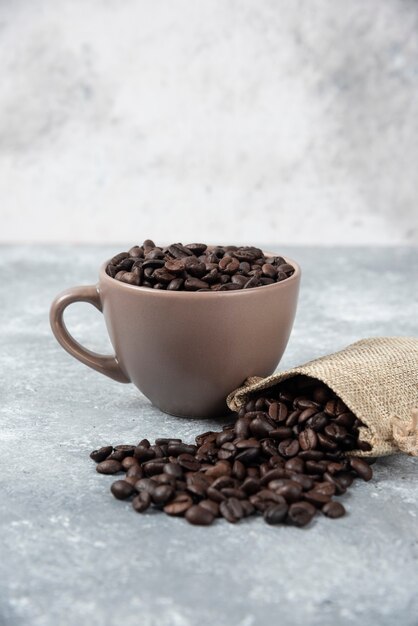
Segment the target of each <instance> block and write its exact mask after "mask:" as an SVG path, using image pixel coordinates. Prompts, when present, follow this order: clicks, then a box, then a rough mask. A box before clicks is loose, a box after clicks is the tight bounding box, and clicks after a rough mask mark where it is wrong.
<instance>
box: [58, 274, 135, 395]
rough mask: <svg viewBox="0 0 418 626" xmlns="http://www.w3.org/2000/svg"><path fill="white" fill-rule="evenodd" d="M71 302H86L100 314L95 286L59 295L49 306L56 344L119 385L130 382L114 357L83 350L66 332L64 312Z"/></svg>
mask: <svg viewBox="0 0 418 626" xmlns="http://www.w3.org/2000/svg"><path fill="white" fill-rule="evenodd" d="M73 302H88V303H89V304H92V305H93V306H95V307H96V309H98V310H99V311H100V312H102V302H101V299H100V293H99V290H98V288H97V286H96V285H84V286H82V287H71V288H70V289H66V290H65V291H63V292H62V293H60V294H59V295H58V296H57V297H56V298H55V300H54V301H53V302H52V304H51V310H50V315H49V320H50V323H51V328H52V332H53V333H54V335H55V338H56V339H57V341H58V343H60V344H61V346H62V347H63V348H64V350H66V351H67V352H69V353H70V354H71V355H72V356H73V357H75V358H76V359H78V360H79V361H81V362H82V363H84V364H85V365H88V366H89V367H91V368H92V369H94V370H96V371H97V372H100V373H101V374H104V375H105V376H109V378H113V380H117V381H118V382H120V383H129V382H131V381H130V380H129V378H128V377H127V376H126V374H125V373H124V372H123V371H122V369H121V367H120V365H119V362H118V360H117V358H116V356H113V355H102V354H98V353H97V352H92V351H91V350H88V349H87V348H84V347H83V346H82V345H81V344H80V343H78V341H76V340H75V339H74V337H72V336H71V335H70V333H69V332H68V329H67V327H66V325H65V323H64V319H63V315H64V311H65V309H66V308H67V306H68V305H69V304H72V303H73Z"/></svg>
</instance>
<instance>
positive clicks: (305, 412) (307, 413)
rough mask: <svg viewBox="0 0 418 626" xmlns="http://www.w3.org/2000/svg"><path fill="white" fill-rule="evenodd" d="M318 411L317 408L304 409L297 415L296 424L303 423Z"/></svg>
mask: <svg viewBox="0 0 418 626" xmlns="http://www.w3.org/2000/svg"><path fill="white" fill-rule="evenodd" d="M317 412H318V409H317V408H308V409H304V410H303V411H302V413H301V414H300V415H299V419H298V424H304V423H305V422H307V421H308V420H309V419H310V418H311V417H313V416H314V415H315V414H316V413H317Z"/></svg>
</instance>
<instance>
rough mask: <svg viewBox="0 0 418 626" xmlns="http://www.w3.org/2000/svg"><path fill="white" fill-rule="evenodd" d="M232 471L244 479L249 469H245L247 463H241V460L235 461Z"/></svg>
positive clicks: (233, 474)
mask: <svg viewBox="0 0 418 626" xmlns="http://www.w3.org/2000/svg"><path fill="white" fill-rule="evenodd" d="M206 473H207V472H206ZM231 473H232V476H234V478H237V479H238V480H244V478H245V476H246V474H247V470H246V469H245V465H244V464H243V463H241V461H234V464H233V466H232V472H231Z"/></svg>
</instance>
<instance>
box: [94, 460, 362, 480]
mask: <svg viewBox="0 0 418 626" xmlns="http://www.w3.org/2000/svg"><path fill="white" fill-rule="evenodd" d="M105 463H106V461H105ZM350 466H351V468H352V469H353V470H354V471H355V472H356V474H357V475H358V476H360V478H362V479H363V480H370V479H371V478H372V476H373V470H372V468H371V467H370V465H369V464H368V463H366V461H363V459H359V458H358V457H356V456H352V457H350Z"/></svg>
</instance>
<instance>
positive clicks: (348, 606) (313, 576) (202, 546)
mask: <svg viewBox="0 0 418 626" xmlns="http://www.w3.org/2000/svg"><path fill="white" fill-rule="evenodd" d="M122 247H123V246H121V248H122ZM266 247H268V248H272V249H273V248H277V246H274V245H270V246H266ZM116 249H118V247H117V248H116ZM114 250H115V248H112V249H110V248H108V247H90V248H86V247H83V246H79V247H69V246H68V247H58V246H55V247H36V246H3V247H0V271H1V275H2V280H1V281H0V303H1V306H0V398H1V402H0V493H1V497H0V554H1V558H0V624H1V626H57V625H59V626H84V625H87V624H88V625H89V626H114V625H115V626H116V625H117V624H118V625H119V624H123V625H124V626H137V625H138V624H141V626H196V625H197V624H200V625H201V626H209V625H211V626H213V625H214V624H216V625H217V626H266V625H267V624H281V625H282V626H298V625H305V626H335V625H336V624H338V626H349V625H353V626H354V625H357V624H359V623H362V624H367V626H392V625H395V624H402V626H416V624H417V615H418V595H417V587H418V459H417V458H410V457H401V456H392V457H389V458H385V459H382V460H380V461H379V462H378V463H376V465H375V466H374V467H375V478H374V479H373V481H372V482H370V483H367V484H366V483H361V482H359V483H358V484H356V485H355V486H354V488H353V489H352V490H350V493H349V494H347V495H346V496H344V497H343V502H344V504H345V505H346V507H347V510H348V515H347V517H345V518H343V519H341V520H336V521H331V520H327V519H321V518H320V519H317V520H316V521H315V522H314V523H313V524H312V527H311V528H309V529H304V530H300V529H297V528H290V527H289V528H288V527H283V528H272V527H268V526H267V525H266V524H264V522H263V521H262V520H261V519H249V520H246V521H245V522H243V523H241V524H238V525H236V526H232V525H229V524H227V523H222V522H218V523H216V524H215V525H214V526H212V527H210V528H207V529H205V528H198V527H192V526H189V525H187V524H186V522H184V521H182V520H181V519H171V518H169V517H167V516H164V515H160V514H155V513H149V514H146V515H143V516H141V515H138V514H136V513H134V512H133V511H132V509H131V508H130V506H129V504H125V503H121V502H118V501H116V500H115V499H114V498H113V497H112V496H111V495H110V493H109V485H110V483H111V481H112V478H111V477H105V476H100V475H98V474H97V473H96V472H95V470H94V464H93V462H92V461H91V460H90V459H89V456H88V455H89V452H90V451H91V450H92V449H93V448H96V447H98V446H100V445H102V444H107V443H109V442H110V443H115V444H116V443H122V442H131V441H132V442H135V441H137V440H139V439H140V438H142V437H143V436H147V437H149V438H155V437H156V436H159V435H162V436H168V435H175V434H180V435H181V436H182V437H184V439H186V440H192V439H193V437H194V436H195V435H196V434H197V433H199V432H201V431H203V430H207V429H208V428H211V427H214V426H216V424H215V423H214V422H213V421H212V420H203V419H199V420H195V421H190V420H185V419H180V418H174V417H170V416H167V415H164V414H162V413H160V412H159V411H158V410H157V409H155V408H153V407H152V406H150V404H149V403H148V401H147V400H146V399H145V398H144V397H143V396H141V394H139V392H137V391H136V390H135V389H134V388H133V387H132V386H130V385H120V384H118V383H115V382H112V381H110V380H108V379H106V378H104V377H102V376H100V375H99V374H97V373H96V372H93V371H91V370H89V369H87V368H86V367H85V366H83V365H81V364H80V363H78V362H77V361H75V360H74V359H72V358H71V357H70V356H69V355H68V354H66V353H65V352H64V351H63V350H62V349H61V348H60V347H59V346H58V344H57V343H56V342H55V340H54V338H53V337H52V335H51V332H50V329H49V325H48V308H49V303H50V301H51V300H52V298H53V296H54V295H55V294H56V293H57V292H58V291H60V290H61V289H62V288H64V287H67V286H71V285H75V284H80V283H92V282H94V281H95V279H96V272H97V267H98V266H99V264H100V263H101V262H102V261H103V260H104V259H105V258H108V257H109V256H110V255H111V253H112V252H113V251H114ZM279 252H282V253H286V254H288V255H289V256H291V257H292V256H293V257H294V258H295V259H297V260H298V261H299V262H300V264H301V266H302V268H303V281H302V290H301V296H300V305H299V310H298V314H297V318H296V322H295V326H294V332H293V334H292V336H291V339H290V342H289V346H288V350H287V352H286V354H285V357H284V359H283V361H282V364H281V365H282V366H283V367H288V366H290V365H295V364H297V363H299V362H301V361H304V360H307V359H310V358H313V357H315V356H319V355H321V354H323V353H326V352H329V351H331V350H336V349H339V348H341V347H343V346H344V345H346V344H348V343H350V342H352V341H354V340H356V339H359V338H361V337H366V336H376V335H394V334H399V335H415V336H416V335H418V301H417V293H418V289H417V287H418V282H417V281H418V251H417V250H416V249H412V248H367V249H366V248H347V249H339V248H327V249H320V248H307V247H303V248H302V247H301V248H281V249H280V250H279ZM67 319H68V324H69V326H70V328H71V330H72V331H73V333H74V334H75V335H76V336H77V337H78V338H79V339H80V340H81V341H82V342H85V343H87V344H88V345H90V346H91V347H93V348H95V349H98V350H106V349H108V344H107V340H106V338H105V330H104V324H103V320H102V318H101V316H100V314H99V313H98V312H96V311H95V310H93V308H92V307H89V306H87V305H74V306H73V308H72V310H70V311H68V316H67Z"/></svg>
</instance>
